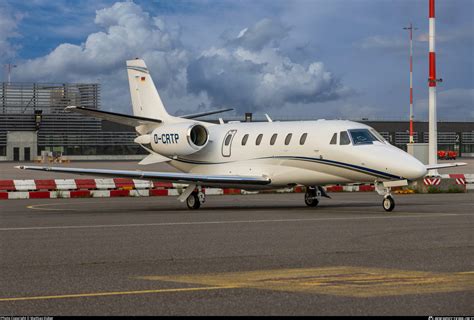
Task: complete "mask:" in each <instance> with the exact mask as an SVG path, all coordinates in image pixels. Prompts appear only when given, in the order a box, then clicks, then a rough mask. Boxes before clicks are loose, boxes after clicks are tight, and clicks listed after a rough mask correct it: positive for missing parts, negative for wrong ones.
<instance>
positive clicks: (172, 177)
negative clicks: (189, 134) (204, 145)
mask: <svg viewBox="0 0 474 320" xmlns="http://www.w3.org/2000/svg"><path fill="white" fill-rule="evenodd" d="M15 168H17V169H22V170H39V171H51V172H62V173H72V174H87V175H94V176H106V177H123V178H136V179H149V180H156V181H165V182H176V183H184V184H188V183H196V184H199V185H202V186H214V185H267V184H269V183H270V182H271V181H270V179H268V178H265V177H262V176H237V175H235V176H231V175H203V174H193V173H182V172H153V171H139V170H137V171H131V170H109V169H85V168H64V167H40V166H16V167H15Z"/></svg>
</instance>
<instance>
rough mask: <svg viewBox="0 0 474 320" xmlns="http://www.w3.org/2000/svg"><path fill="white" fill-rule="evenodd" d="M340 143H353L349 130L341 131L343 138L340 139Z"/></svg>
mask: <svg viewBox="0 0 474 320" xmlns="http://www.w3.org/2000/svg"><path fill="white" fill-rule="evenodd" d="M339 144H340V145H346V144H351V139H349V134H348V133H347V131H341V139H340V140H339Z"/></svg>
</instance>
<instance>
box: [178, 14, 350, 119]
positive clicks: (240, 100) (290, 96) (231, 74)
mask: <svg viewBox="0 0 474 320" xmlns="http://www.w3.org/2000/svg"><path fill="white" fill-rule="evenodd" d="M288 30H289V29H288V28H285V27H283V26H282V25H280V24H278V23H274V22H272V21H271V20H269V19H264V20H261V21H259V22H258V23H256V24H255V25H254V26H251V27H249V28H246V29H243V30H242V31H241V32H240V34H239V35H238V36H237V37H236V38H234V39H231V40H229V41H227V42H226V44H225V45H224V46H223V47H220V48H216V47H213V48H211V49H208V50H206V51H204V52H202V54H201V55H200V56H199V57H198V58H197V59H195V60H193V61H192V62H191V63H190V65H189V66H188V68H187V79H188V90H189V92H191V93H194V94H198V93H202V92H205V93H206V94H207V96H208V97H209V99H210V101H211V103H212V104H213V105H214V106H231V107H235V108H237V109H238V111H241V112H243V111H249V110H253V111H255V110H259V109H260V110H261V109H266V108H281V107H283V106H284V105H285V104H288V103H303V104H309V103H315V102H322V101H330V100H336V99H339V98H341V97H344V96H346V95H348V94H349V93H350V90H349V89H347V88H346V87H344V86H343V85H342V84H341V82H340V80H339V79H338V78H337V77H335V76H334V75H333V74H332V73H331V72H329V71H328V70H327V68H326V67H325V65H324V64H323V63H322V62H320V61H314V62H311V63H306V64H303V63H298V62H296V61H292V60H291V59H290V58H289V57H288V56H287V55H285V54H284V53H283V52H282V51H281V50H279V48H278V45H277V44H278V41H279V40H281V39H282V38H283V37H285V36H286V32H287V31H288Z"/></svg>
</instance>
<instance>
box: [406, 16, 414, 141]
mask: <svg viewBox="0 0 474 320" xmlns="http://www.w3.org/2000/svg"><path fill="white" fill-rule="evenodd" d="M403 29H405V30H409V31H410V143H414V142H415V140H414V138H413V119H414V115H413V30H417V28H414V27H413V24H412V23H411V22H410V26H409V27H405V28H403Z"/></svg>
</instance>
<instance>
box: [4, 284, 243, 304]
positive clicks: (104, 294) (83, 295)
mask: <svg viewBox="0 0 474 320" xmlns="http://www.w3.org/2000/svg"><path fill="white" fill-rule="evenodd" d="M234 288H237V287H236V286H219V287H197V288H174V289H152V290H136V291H112V292H92V293H76V294H62V295H54V296H32V297H13V298H0V302H4V301H30V300H50V299H69V298H87V297H107V296H122V295H132V294H135V295H138V294H152V293H172V292H191V291H210V290H222V289H234Z"/></svg>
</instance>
